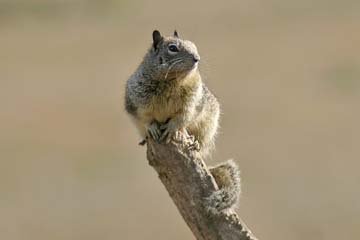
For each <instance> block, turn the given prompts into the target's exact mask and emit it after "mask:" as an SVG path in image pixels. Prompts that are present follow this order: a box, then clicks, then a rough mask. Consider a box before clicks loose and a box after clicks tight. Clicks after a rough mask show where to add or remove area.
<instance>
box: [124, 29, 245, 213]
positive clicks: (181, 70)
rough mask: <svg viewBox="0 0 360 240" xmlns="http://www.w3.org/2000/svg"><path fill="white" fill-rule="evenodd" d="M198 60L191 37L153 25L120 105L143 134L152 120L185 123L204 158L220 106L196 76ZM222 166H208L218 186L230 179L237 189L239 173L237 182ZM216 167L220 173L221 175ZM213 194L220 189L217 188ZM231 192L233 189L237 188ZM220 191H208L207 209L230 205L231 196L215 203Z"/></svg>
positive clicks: (173, 126) (175, 126)
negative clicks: (167, 33)
mask: <svg viewBox="0 0 360 240" xmlns="http://www.w3.org/2000/svg"><path fill="white" fill-rule="evenodd" d="M169 45H176V46H177V48H178V52H177V53H173V52H171V51H170V50H169ZM194 59H196V60H194ZM198 60H200V56H199V54H198V51H197V48H196V46H195V45H194V44H193V43H192V42H190V41H187V40H183V39H180V38H179V37H177V34H174V36H169V37H162V36H161V35H160V33H159V32H157V31H154V33H153V45H152V46H151V47H150V49H149V50H148V52H147V54H146V55H145V57H144V59H143V61H142V63H141V64H140V65H139V67H138V68H137V70H136V71H135V73H134V74H133V75H132V76H131V77H130V78H129V80H128V81H127V85H126V94H125V107H126V110H127V112H128V113H129V114H130V116H131V118H132V119H133V122H134V123H135V125H136V127H137V128H138V130H139V132H140V134H141V136H142V137H143V138H146V136H147V135H148V131H149V128H150V126H151V124H152V123H153V122H154V121H155V122H157V123H158V124H159V125H166V127H167V128H168V130H169V133H173V132H176V131H179V130H182V129H186V130H187V132H188V133H189V134H190V135H192V136H194V137H195V139H196V140H197V141H198V143H199V147H200V149H199V152H200V154H201V156H202V157H203V158H206V157H208V156H209V154H210V153H211V150H212V149H213V148H214V140H215V136H216V133H217V129H218V122H219V115H220V106H219V103H218V101H217V99H216V97H215V96H214V95H213V94H212V93H211V92H210V90H209V89H208V88H207V87H206V86H205V84H204V83H203V82H202V80H201V76H200V72H199V70H198V66H197V61H198ZM226 166H227V167H226V168H224V167H223V166H222V165H220V166H219V167H221V171H220V168H219V169H218V170H219V171H217V170H216V168H213V169H212V170H211V171H212V173H214V177H215V179H216V180H217V181H219V182H218V185H219V187H220V188H221V189H223V190H224V191H225V190H226V191H229V190H231V187H232V185H234V186H235V185H236V188H235V189H234V190H235V191H238V188H237V186H238V185H240V181H239V179H238V178H235V181H238V182H236V183H231V181H228V178H226V176H225V175H227V174H232V175H234V171H237V168H236V165H234V164H228V163H227V164H226ZM232 167H233V169H232ZM223 170H224V171H223ZM218 173H219V174H221V175H222V174H224V178H222V177H221V176H220V175H219V174H218ZM215 175H216V176H215ZM223 179H227V180H226V186H225V185H224V184H225V182H224V183H222V180H223ZM238 183H239V184H238ZM214 194H215V195H216V194H222V193H220V191H218V192H215V193H214ZM233 194H235V195H236V194H237V195H238V194H239V192H235V193H233ZM223 195H224V194H222V195H221V196H219V197H214V196H212V197H210V198H209V199H214V201H216V202H214V203H213V204H210V205H211V207H209V209H210V208H211V209H213V208H217V207H216V206H219V207H218V209H219V211H221V210H223V209H225V208H226V207H225V206H227V207H228V208H229V207H231V206H232V205H235V203H234V201H233V200H234V199H235V198H234V197H233V198H232V199H231V201H230V202H229V204H226V203H224V204H220V203H219V201H220V202H221V201H226V200H227V199H225V198H223V197H222V196H223ZM212 212H214V211H213V210H212Z"/></svg>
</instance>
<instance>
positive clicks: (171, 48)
mask: <svg viewBox="0 0 360 240" xmlns="http://www.w3.org/2000/svg"><path fill="white" fill-rule="evenodd" d="M168 48H169V51H170V52H178V51H179V49H178V47H177V46H176V45H174V44H171V45H169V47H168Z"/></svg>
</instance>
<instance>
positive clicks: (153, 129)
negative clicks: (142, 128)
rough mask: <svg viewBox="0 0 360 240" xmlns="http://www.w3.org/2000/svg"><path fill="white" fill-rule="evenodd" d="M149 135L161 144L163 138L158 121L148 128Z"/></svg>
mask: <svg viewBox="0 0 360 240" xmlns="http://www.w3.org/2000/svg"><path fill="white" fill-rule="evenodd" d="M148 133H149V135H150V137H151V138H152V139H154V140H155V141H156V142H159V140H160V137H161V130H160V127H159V123H158V122H156V121H154V122H152V123H151V124H150V126H149V128H148Z"/></svg>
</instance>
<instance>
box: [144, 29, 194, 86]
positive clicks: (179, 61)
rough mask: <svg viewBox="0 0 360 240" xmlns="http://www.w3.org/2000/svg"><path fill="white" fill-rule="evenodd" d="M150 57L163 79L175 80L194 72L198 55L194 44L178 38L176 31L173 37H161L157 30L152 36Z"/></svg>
mask: <svg viewBox="0 0 360 240" xmlns="http://www.w3.org/2000/svg"><path fill="white" fill-rule="evenodd" d="M152 37H153V44H152V47H151V50H150V51H151V53H152V56H153V57H154V58H155V61H156V63H155V64H156V66H159V68H158V69H157V71H160V72H161V73H160V74H161V76H164V79H177V78H181V77H184V76H186V75H187V74H189V73H190V72H191V71H193V70H196V69H197V66H198V62H199V61H200V55H199V53H198V51H197V49H196V46H195V44H194V43H192V42H190V41H188V40H183V39H180V38H179V35H178V33H177V31H176V30H175V31H174V35H173V36H169V37H163V36H161V34H160V32H159V31H158V30H155V31H154V32H153V34H152Z"/></svg>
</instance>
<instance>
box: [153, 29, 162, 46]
mask: <svg viewBox="0 0 360 240" xmlns="http://www.w3.org/2000/svg"><path fill="white" fill-rule="evenodd" d="M152 36H153V46H154V48H155V49H156V47H157V45H158V43H159V42H160V41H161V40H162V39H163V37H162V36H161V34H160V32H159V31H158V30H154V31H153V34H152Z"/></svg>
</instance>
